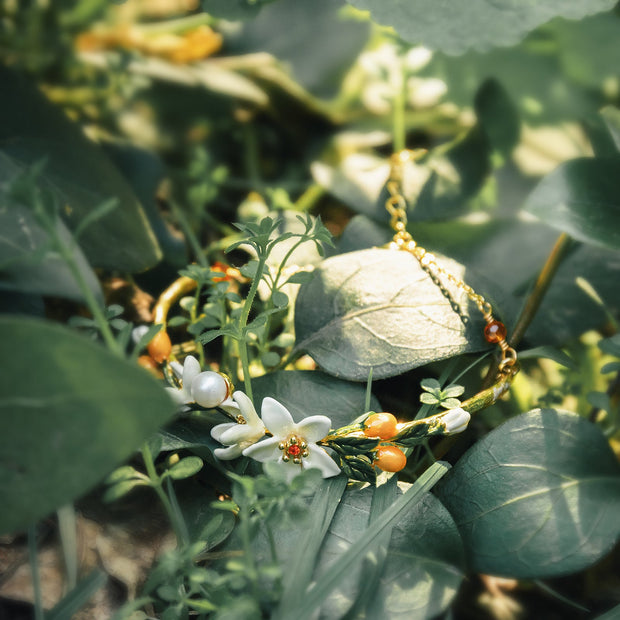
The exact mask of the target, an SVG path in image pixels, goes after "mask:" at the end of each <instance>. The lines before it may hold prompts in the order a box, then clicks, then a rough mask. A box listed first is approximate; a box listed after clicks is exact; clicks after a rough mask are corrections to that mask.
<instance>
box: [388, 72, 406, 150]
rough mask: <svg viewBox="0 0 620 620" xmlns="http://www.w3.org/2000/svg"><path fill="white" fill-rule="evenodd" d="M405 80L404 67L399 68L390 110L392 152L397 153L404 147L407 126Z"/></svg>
mask: <svg viewBox="0 0 620 620" xmlns="http://www.w3.org/2000/svg"><path fill="white" fill-rule="evenodd" d="M406 88H407V80H406V79H405V75H404V69H403V68H402V67H401V70H400V84H399V85H398V91H397V92H396V94H395V95H394V102H393V106H392V107H393V112H392V127H393V128H392V132H393V135H392V140H393V142H394V152H395V153H398V152H400V151H402V150H403V149H404V148H405V147H406V143H407V127H406V123H405V108H406V105H407V97H406Z"/></svg>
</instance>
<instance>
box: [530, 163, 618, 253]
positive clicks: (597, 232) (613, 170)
mask: <svg viewBox="0 0 620 620" xmlns="http://www.w3.org/2000/svg"><path fill="white" fill-rule="evenodd" d="M619 175H620V156H616V157H601V158H595V159H592V158H580V159H574V160H571V161H568V162H566V163H564V164H562V165H561V166H559V167H558V168H557V169H556V170H554V171H553V172H552V173H551V174H548V175H547V176H546V177H545V178H544V179H543V180H542V181H541V182H540V183H539V184H538V186H537V187H536V188H535V189H534V191H533V192H532V193H531V194H530V196H529V197H528V199H527V201H526V204H525V208H526V209H527V210H528V211H529V212H530V213H532V214H534V215H536V216H537V217H539V218H540V219H542V220H544V221H545V222H546V223H547V224H549V225H550V226H552V227H553V228H556V229H558V230H561V231H563V232H566V233H568V234H569V235H570V236H571V237H574V238H575V239H578V240H579V241H583V242H584V243H591V244H594V245H597V246H601V247H605V248H611V249H615V250H617V249H620V188H619V187H618V182H617V179H618V176H619Z"/></svg>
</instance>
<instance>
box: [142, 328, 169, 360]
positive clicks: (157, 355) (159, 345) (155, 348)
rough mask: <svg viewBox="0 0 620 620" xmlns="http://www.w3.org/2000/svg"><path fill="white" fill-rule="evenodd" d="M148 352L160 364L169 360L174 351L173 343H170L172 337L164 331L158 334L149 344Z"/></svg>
mask: <svg viewBox="0 0 620 620" xmlns="http://www.w3.org/2000/svg"><path fill="white" fill-rule="evenodd" d="M146 350H147V351H148V352H149V355H150V356H151V357H152V358H153V359H154V360H155V361H156V362H157V363H158V364H161V363H162V362H163V361H164V360H165V359H168V356H169V355H170V353H171V351H172V343H171V342H170V336H168V333H167V332H165V331H163V330H162V331H160V332H158V333H157V334H156V335H155V337H154V338H153V340H151V342H149V344H148V345H147V347H146Z"/></svg>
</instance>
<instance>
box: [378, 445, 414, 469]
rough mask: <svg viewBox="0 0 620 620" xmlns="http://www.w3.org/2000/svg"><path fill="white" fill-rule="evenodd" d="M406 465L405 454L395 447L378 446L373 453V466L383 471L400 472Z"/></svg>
mask: <svg viewBox="0 0 620 620" xmlns="http://www.w3.org/2000/svg"><path fill="white" fill-rule="evenodd" d="M406 464H407V457H406V456H405V453H404V452H403V451H402V450H401V449H400V448H397V447H396V446H392V445H388V446H379V447H378V448H377V449H376V451H375V460H374V462H373V465H375V466H376V467H378V468H379V469H382V470H383V471H390V472H396V471H400V470H401V469H402V468H403V467H404V466H405V465H406Z"/></svg>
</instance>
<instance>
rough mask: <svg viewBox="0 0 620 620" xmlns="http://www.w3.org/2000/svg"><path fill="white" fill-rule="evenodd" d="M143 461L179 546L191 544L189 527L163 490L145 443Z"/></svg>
mask: <svg viewBox="0 0 620 620" xmlns="http://www.w3.org/2000/svg"><path fill="white" fill-rule="evenodd" d="M142 459H143V460H144V465H145V467H146V472H147V474H148V477H149V479H150V484H151V487H152V488H153V489H154V491H155V493H157V496H158V497H159V499H160V500H161V503H162V505H163V507H164V509H165V511H166V514H167V515H168V518H169V519H170V524H171V525H172V529H173V530H174V533H175V536H176V537H177V542H178V544H179V545H187V544H188V542H189V534H188V531H187V526H186V525H185V521H184V519H183V515H182V514H181V513H180V510H175V507H174V505H173V503H172V502H171V501H170V498H169V497H168V495H166V492H165V491H164V489H163V486H162V479H161V477H160V476H159V475H158V474H157V471H156V470H155V463H154V461H153V455H152V454H151V449H150V448H149V445H148V443H145V444H144V445H143V446H142ZM177 508H178V506H177Z"/></svg>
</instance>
